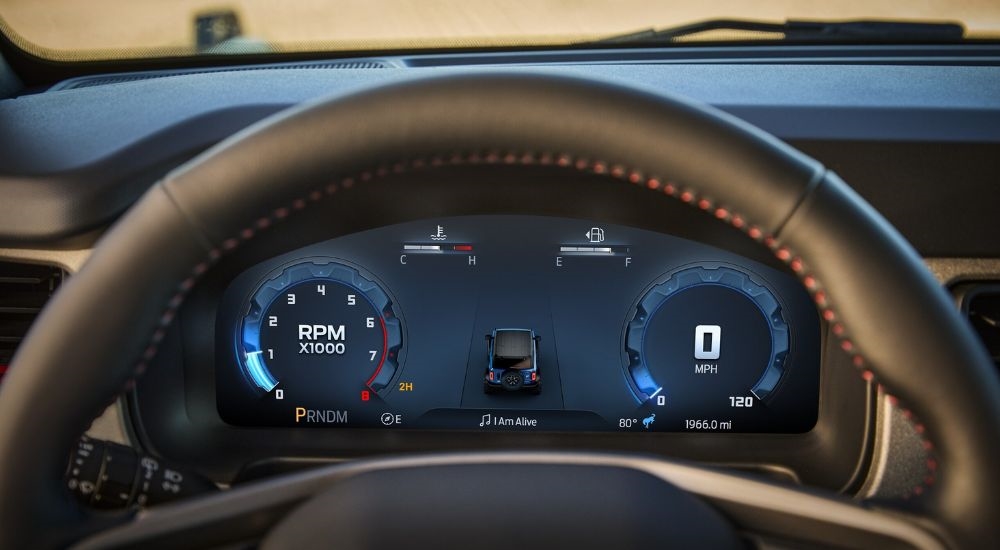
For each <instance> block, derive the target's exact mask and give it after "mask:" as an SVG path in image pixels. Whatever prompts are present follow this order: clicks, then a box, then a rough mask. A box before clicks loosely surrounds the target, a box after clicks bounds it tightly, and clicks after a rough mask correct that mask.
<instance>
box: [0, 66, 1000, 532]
mask: <svg viewBox="0 0 1000 550" xmlns="http://www.w3.org/2000/svg"><path fill="white" fill-rule="evenodd" d="M477 174H478V175H483V174H492V176H491V179H490V181H495V180H496V179H497V178H501V179H502V180H503V186H502V187H501V188H500V189H495V188H490V187H488V185H494V184H487V183H485V181H486V179H485V178H477V177H476V175H477ZM538 174H541V175H543V176H544V177H545V178H546V181H548V182H549V183H548V185H551V186H552V188H553V189H557V190H559V192H560V193H565V194H567V195H568V194H573V193H577V192H579V189H580V187H579V186H578V182H579V181H580V179H581V178H584V177H585V178H588V181H591V180H596V181H598V182H599V184H600V185H598V186H597V187H594V186H589V187H586V189H588V192H593V193H596V194H597V196H595V200H614V197H615V194H616V193H621V192H623V191H624V190H625V189H626V188H627V187H630V186H631V187H641V188H645V189H647V190H648V191H647V192H648V193H649V200H650V201H671V200H678V201H683V202H685V203H690V205H691V207H692V208H695V209H700V210H703V211H704V212H705V215H707V216H711V217H714V218H716V219H717V220H718V223H722V224H729V225H731V226H732V227H735V228H737V229H740V230H742V231H743V232H744V233H745V234H746V236H747V238H748V239H753V240H755V241H757V242H759V243H760V244H761V246H765V247H767V248H769V249H770V250H771V251H773V253H774V255H775V256H776V257H777V258H778V259H779V260H782V261H784V262H786V263H787V265H788V267H789V268H790V270H791V271H792V272H794V273H795V274H797V275H798V276H799V278H800V279H801V281H802V284H803V285H804V286H805V287H806V288H807V289H808V290H809V292H810V293H811V294H812V296H813V297H814V298H815V302H816V305H817V307H818V308H819V311H820V314H821V316H822V317H823V319H825V320H826V321H827V322H828V323H830V326H831V331H832V333H833V334H834V335H836V337H837V338H839V343H840V347H841V348H842V349H843V350H844V352H845V353H847V354H849V355H850V357H851V359H852V361H853V364H854V366H855V367H856V369H857V372H858V374H859V375H860V376H862V377H864V378H865V379H869V380H876V381H878V382H879V383H880V384H882V385H883V386H884V387H885V388H886V389H887V390H889V391H891V392H892V394H893V395H894V396H896V398H897V399H898V400H899V403H900V406H902V407H905V408H906V410H907V411H909V412H910V414H912V416H913V418H914V419H915V422H916V428H917V431H918V432H919V433H921V434H922V437H923V438H924V446H925V448H926V449H927V451H928V456H929V457H930V458H929V460H928V462H927V473H926V479H925V480H924V484H922V485H921V486H919V487H917V488H915V489H914V495H913V496H912V497H911V498H909V499H906V500H899V501H888V502H878V503H867V502H855V501H851V500H848V499H845V498H843V497H839V496H836V495H832V494H826V493H822V492H818V491H813V490H810V489H805V488H795V487H788V486H783V485H777V484H771V483H768V482H765V481H762V480H759V479H753V478H749V477H744V476H740V475H737V474H733V473H726V472H722V471H716V470H712V469H708V468H704V467H699V466H696V465H691V464H684V463H680V462H672V461H667V460H662V459H654V458H648V457H635V456H628V455H612V454H601V453H568V452H557V451H554V452H523V453H518V452H508V453H496V452H493V453H475V452H469V453H451V454H431V455H420V456H402V457H389V458H382V459H371V460H358V461H352V462H347V463H344V464H341V465H335V466H329V467H325V468H319V469H316V470H311V471H308V472H305V473H299V474H293V475H288V476H285V477H280V478H275V479H272V480H268V481H263V482H257V483H253V484H247V485H245V486H241V487H237V488H235V489H232V490H229V491H225V492H222V493H219V494H217V495H213V496H210V497H203V498H199V499H194V500H191V501H183V502H180V503H177V504H172V505H167V506H164V507H162V508H157V509H152V510H149V511H145V512H142V513H140V514H139V515H137V516H135V517H132V518H130V519H128V520H127V521H124V522H123V521H121V520H110V519H108V518H106V517H103V516H95V515H93V514H90V513H87V512H85V511H83V510H82V509H81V507H80V506H78V505H76V504H75V503H74V501H73V500H72V499H71V498H70V496H69V495H68V491H66V489H65V487H64V486H63V485H62V481H61V475H62V473H63V469H64V467H65V460H66V457H67V455H68V453H69V450H70V449H71V448H72V446H73V445H74V443H75V442H76V441H77V439H78V437H79V436H80V434H81V433H82V432H83V431H84V430H85V429H86V428H87V426H88V425H89V422H90V420H91V419H92V418H94V417H95V416H96V415H98V414H100V412H101V411H102V410H103V409H104V408H105V407H106V406H107V405H108V402H109V401H110V400H113V399H115V397H116V396H118V395H120V393H121V392H122V390H123V389H128V388H129V387H131V384H132V381H133V380H134V378H135V377H137V376H140V375H141V374H142V373H143V371H144V370H145V369H146V367H147V365H149V364H150V362H151V361H152V360H153V359H154V358H155V356H156V354H157V352H158V349H159V346H160V344H161V342H163V340H164V339H165V338H166V337H167V334H168V330H169V327H170V326H171V323H172V321H173V319H174V318H175V316H176V314H177V312H178V309H179V308H180V306H181V304H182V303H183V302H184V299H185V297H186V296H188V294H189V293H190V292H191V289H192V288H193V287H194V286H195V285H197V284H198V281H199V279H200V278H201V276H202V275H203V274H204V273H205V272H206V271H208V270H210V269H212V268H213V266H214V265H216V264H217V263H219V262H220V261H223V260H224V258H225V256H226V255H227V254H228V253H229V252H230V251H232V250H233V249H236V248H238V247H244V246H252V244H253V243H254V242H255V240H257V239H260V238H278V237H280V236H281V235H282V233H281V232H282V227H284V226H286V225H287V224H290V223H291V220H294V219H297V218H301V219H307V217H308V216H309V215H312V216H315V215H317V214H318V215H320V218H308V219H322V213H323V212H324V209H325V208H327V207H328V206H329V205H330V204H335V203H336V204H342V202H341V201H343V203H346V204H351V201H352V200H358V201H361V200H368V199H363V197H365V196H366V195H364V193H365V192H364V191H363V189H365V188H370V189H374V190H377V193H378V195H379V197H378V199H379V200H380V201H381V203H383V204H391V203H392V201H393V200H395V196H394V195H393V193H394V191H393V190H401V189H411V188H413V187H414V186H418V185H423V183H424V182H428V181H434V182H435V185H434V186H431V187H429V188H428V189H431V190H429V191H428V193H429V196H428V197H427V199H426V200H420V201H412V203H409V204H407V205H405V207H406V208H407V209H408V211H409V212H410V213H411V214H412V215H413V216H414V217H415V218H416V217H419V216H423V217H429V216H433V215H437V214H441V213H442V212H441V210H442V209H444V208H445V207H444V206H441V205H442V204H448V203H449V197H452V198H453V197H456V196H461V197H475V196H480V195H484V194H485V195H492V196H494V197H496V196H497V195H505V194H516V193H524V194H528V195H530V193H531V190H530V189H529V188H527V187H526V186H524V184H523V183H522V180H523V179H524V176H526V175H538ZM519 186H520V187H519ZM418 189H419V188H418ZM441 189H444V190H446V191H447V192H441V191H440V190H441ZM595 189H596V190H595ZM368 192H369V193H371V192H374V191H368ZM632 192H635V191H634V190H633V191H632ZM354 197H358V198H357V199H355V198H354ZM451 202H452V203H453V204H454V203H455V202H456V201H454V200H452V201H451ZM450 213H454V212H450ZM328 221H329V222H330V223H328V224H323V223H308V224H305V225H300V226H297V227H298V228H299V229H300V230H302V231H306V232H311V236H312V237H314V238H315V239H316V240H319V238H329V237H330V236H331V235H330V234H329V233H330V232H332V231H335V227H336V222H335V220H332V221H331V220H328ZM331 228H333V229H331ZM0 419H2V421H0V465H2V469H3V471H2V475H0V518H3V527H2V528H0V547H3V548H25V547H38V546H58V545H66V544H68V543H70V542H73V541H77V542H81V541H82V543H81V547H86V548H96V547H112V546H125V545H143V546H144V547H145V546H155V545H157V544H159V545H164V546H175V545H183V546H191V545H212V544H218V545H222V544H225V543H235V542H237V541H241V540H248V539H249V540H255V539H261V538H262V539H263V547H265V548H282V547H293V546H294V547H303V546H305V547H328V546H331V545H338V544H340V545H343V546H369V547H387V546H390V545H393V546H397V545H399V544H409V545H413V544H417V545H418V546H424V545H429V544H432V543H433V544H435V545H437V546H445V547H458V546H459V545H461V546H462V547H467V546H468V545H469V544H470V541H474V542H471V543H472V544H475V545H476V546H486V547H492V546H497V547H499V546H510V545H513V544H518V545H521V546H524V547H543V546H549V545H552V544H555V543H558V544H559V545H561V546H569V545H571V544H573V545H579V546H582V547H590V546H595V545H599V544H600V545H605V544H614V545H618V546H622V545H630V546H631V545H639V544H655V545H658V546H663V545H665V544H681V545H694V544H698V545H700V546H727V545H728V546H733V545H738V544H740V539H739V537H740V536H741V535H740V534H741V533H754V534H755V536H768V537H776V538H777V539H779V540H794V541H804V542H806V543H815V544H829V545H834V546H836V545H840V546H848V547H872V546H875V545H885V544H888V545H892V546H906V545H910V546H919V547H937V546H952V547H967V548H981V547H994V546H995V545H996V544H997V542H998V541H1000V532H998V525H1000V522H998V521H997V518H998V517H1000V468H997V467H996V465H997V460H998V459H1000V384H998V382H997V377H996V373H995V372H994V371H993V365H992V363H991V362H990V360H989V358H988V357H987V355H986V353H985V351H984V350H983V349H982V348H981V345H980V344H979V343H978V342H977V340H976V339H975V337H974V336H973V334H972V333H971V331H970V329H969V327H968V326H967V325H966V323H965V322H964V320H962V319H961V318H960V317H959V315H958V314H957V312H956V311H955V308H954V307H953V305H952V303H951V302H950V300H949V298H948V296H947V295H946V293H945V292H944V291H943V290H942V288H941V287H940V285H939V284H938V283H937V282H936V281H935V280H934V279H933V278H932V277H931V276H930V274H929V273H928V272H927V270H926V269H925V268H924V266H923V264H922V262H921V259H920V257H918V255H917V254H916V253H915V251H914V250H913V249H912V248H911V247H910V246H909V245H908V244H907V243H906V241H905V240H904V239H903V238H902V237H901V236H900V235H899V233H897V232H896V230H895V229H893V228H892V227H891V226H890V225H889V224H888V223H887V222H886V221H885V220H884V219H883V218H882V217H881V216H880V215H879V214H878V213H877V212H876V211H875V210H874V209H873V208H872V207H871V206H869V205H868V204H867V203H866V202H865V201H864V200H863V199H861V198H860V197H859V196H858V195H856V194H855V193H854V192H853V191H852V190H851V189H850V188H849V187H848V186H847V185H846V184H844V183H843V182H842V181H841V180H840V179H839V178H838V177H837V176H836V175H835V174H833V173H831V172H830V171H828V170H826V169H825V168H824V167H822V166H821V165H820V164H819V163H817V162H816V161H814V160H812V159H810V158H808V157H806V156H804V155H803V154H801V153H799V152H797V151H795V150H794V149H792V148H790V147H789V146H787V145H785V144H783V143H781V142H780V141H778V140H777V139H775V138H773V137H771V136H769V135H767V134H765V133H764V132H762V131H760V130H758V129H756V128H753V127H751V126H750V125H748V124H746V123H744V122H741V121H739V120H737V119H735V118H733V117H731V116H729V115H727V114H725V113H722V112H720V111H718V110H715V109H713V108H710V107H708V106H704V105H699V104H695V103H692V102H689V101H686V100H683V99H679V98H676V97H671V96H669V95H665V94H662V93H657V92H652V91H643V90H636V89H631V88H627V87H622V86H620V85H615V84H610V83H602V82H596V81H591V80H583V79H578V78H566V77H554V76H546V75H541V74H498V73H489V74H472V75H465V76H451V77H434V78H425V79H417V80H412V81H406V82H402V83H395V84H391V85H388V86H384V87H380V88H376V89H372V90H367V91H364V92H360V93H355V94H353V95H348V96H345V97H339V98H333V99H329V100H324V101H319V102H315V103H311V104H308V105H303V106H300V107H296V108H293V109H291V110H289V111H286V112H284V113H282V114H279V115H278V116H276V117H273V118H271V119H269V120H267V121H264V122H262V123H260V124H257V125H255V126H254V127H252V128H249V129H247V130H245V131H243V132H240V133H239V134H237V135H235V136H233V137H232V138H230V139H228V140H226V141H225V142H223V143H221V144H219V145H218V146H216V147H214V148H213V149H212V150H210V151H208V152H206V153H205V154H203V155H201V156H200V157H198V158H197V159H195V160H193V161H191V162H189V163H187V164H186V165H185V166H182V167H180V168H179V169H177V170H175V171H174V172H173V173H171V174H170V175H168V176H167V177H166V179H165V180H164V181H161V182H160V183H158V184H157V185H155V186H154V187H152V188H151V189H150V190H149V191H148V192H147V193H146V194H145V196H144V197H143V198H142V199H141V200H140V201H139V202H138V203H137V204H136V205H135V206H134V207H132V209H131V210H130V211H129V212H128V213H127V214H126V215H125V216H124V217H123V218H122V219H121V220H120V221H119V222H118V223H117V224H116V226H115V227H114V228H113V229H112V230H111V231H110V232H109V233H108V234H107V235H106V236H105V237H104V238H103V239H102V240H101V242H100V243H99V245H98V246H97V247H96V249H95V250H94V252H93V255H92V257H91V258H90V260H89V261H88V262H87V263H86V265H85V266H84V268H83V269H82V270H81V271H80V272H79V273H78V274H77V275H75V276H74V277H72V278H71V279H70V280H69V282H68V283H67V284H66V285H65V286H64V287H63V289H62V290H60V292H59V293H58V295H57V296H56V297H55V298H54V299H53V300H52V302H51V304H50V305H49V306H48V307H47V308H46V310H45V312H44V313H43V314H42V316H41V317H40V318H39V320H38V322H37V323H36V326H35V327H34V328H33V329H32V330H31V332H30V334H29V336H28V337H27V339H26V340H25V341H24V343H23V345H22V346H21V349H20V350H19V352H18V355H17V357H16V358H15V359H14V361H13V365H12V369H11V371H10V374H8V376H7V378H6V379H5V380H4V384H3V390H2V392H0ZM498 469H499V471H503V472H504V474H503V477H504V478H509V477H510V476H516V478H517V479H518V480H519V482H518V483H516V484H512V483H503V482H500V481H498V480H496V477H497V476H496V475H491V474H490V472H496V471H498ZM491 478H493V481H484V480H489V479H491ZM484 484H485V485H484ZM498 510H504V511H506V512H505V513H502V514H498V513H496V511H498ZM521 510H525V511H528V510H530V513H526V514H521V513H520V512H519V511H521ZM468 537H476V538H472V539H470V538H468Z"/></svg>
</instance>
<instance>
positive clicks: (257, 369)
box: [246, 351, 278, 392]
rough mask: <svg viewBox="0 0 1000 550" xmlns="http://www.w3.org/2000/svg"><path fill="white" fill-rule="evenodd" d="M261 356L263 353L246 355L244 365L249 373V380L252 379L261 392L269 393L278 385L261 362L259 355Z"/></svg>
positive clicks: (256, 352)
mask: <svg viewBox="0 0 1000 550" xmlns="http://www.w3.org/2000/svg"><path fill="white" fill-rule="evenodd" d="M263 354H264V352H262V351H255V352H251V353H248V354H247V355H246V365H247V371H249V373H250V378H252V379H253V381H254V383H255V384H257V385H258V386H260V388H261V389H262V390H264V391H267V392H269V391H271V390H273V389H274V387H275V386H277V385H278V381H277V380H275V379H274V377H273V376H271V373H270V372H269V371H268V370H267V367H265V366H264V363H263V362H262V361H261V355H263Z"/></svg>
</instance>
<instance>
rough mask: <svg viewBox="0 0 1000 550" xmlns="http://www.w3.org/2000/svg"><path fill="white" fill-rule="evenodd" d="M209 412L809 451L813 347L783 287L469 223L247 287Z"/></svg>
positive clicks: (667, 259) (625, 245)
mask: <svg viewBox="0 0 1000 550" xmlns="http://www.w3.org/2000/svg"><path fill="white" fill-rule="evenodd" d="M216 334H217V344H216V345H217V351H218V354H217V357H219V358H220V359H219V362H218V363H219V364H218V366H217V370H216V382H217V385H216V387H217V390H216V391H217V395H216V397H217V406H218V411H219V414H220V415H221V417H222V419H223V420H224V421H225V422H227V423H229V424H232V425H236V426H246V427H265V426H288V427H303V428H332V429H344V428H372V429H430V430H480V431H628V432H720V433H726V432H730V433H803V432H807V431H809V430H811V429H812V427H813V426H814V424H815V423H816V418H817V400H818V393H819V388H818V385H819V368H820V367H819V363H820V329H819V320H818V316H817V314H816V310H815V308H814V307H813V305H812V302H811V300H810V299H809V296H808V294H807V293H806V292H805V291H804V290H803V289H802V288H801V286H800V285H799V284H798V283H797V281H796V280H795V279H794V278H793V277H792V276H790V275H788V274H786V273H784V272H781V271H777V270H775V269H772V268H771V267H768V266H765V265H763V264H760V263H756V262H753V261H750V260H748V259H746V258H743V257H741V256H738V255H735V254H732V253H730V252H727V251H724V250H720V249H716V248H712V247H709V246H706V245H703V244H699V243H696V242H693V241H689V240H684V239H680V238H677V237H673V236H670V235H664V234H660V233H655V232H651V231H646V230H640V229H635V228H629V227H624V226H616V225H605V224H597V223H591V222H587V221H581V220H574V219H563V218H550V217H533V216H466V217H455V218H443V219H436V220H430V221H421V222H411V223H406V224H400V225H394V226H389V227H383V228H379V229H374V230H370V231H366V232H363V233H357V234H352V235H348V236H344V237H340V238H337V239H333V240H330V241H326V242H323V243H319V244H315V245H312V246H309V247H306V248H304V249H301V250H298V251H295V252H293V253H289V254H286V255H284V256H281V257H278V258H274V259H272V260H269V261H267V262H265V263H263V264H260V265H257V266H255V267H254V268H251V269H250V270H248V271H246V272H244V273H243V274H241V275H240V276H238V277H237V278H236V279H235V280H234V281H233V283H232V284H231V285H230V287H229V288H228V290H227V291H226V293H225V295H224V297H223V301H222V305H221V307H220V310H219V314H218V319H217V330H216Z"/></svg>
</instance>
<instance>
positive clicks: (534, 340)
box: [483, 328, 542, 394]
mask: <svg viewBox="0 0 1000 550" xmlns="http://www.w3.org/2000/svg"><path fill="white" fill-rule="evenodd" d="M540 340H541V337H540V336H536V335H535V333H534V331H532V330H530V329H525V328H503V329H500V328H498V329H495V330H494V331H493V334H487V335H486V353H487V355H488V357H489V363H487V365H486V375H485V377H484V379H483V391H485V392H486V393H495V392H497V391H499V390H501V389H503V390H506V391H519V390H525V391H527V392H530V393H533V394H538V393H540V392H541V391H542V377H541V376H540V375H539V373H538V342H539V341H540Z"/></svg>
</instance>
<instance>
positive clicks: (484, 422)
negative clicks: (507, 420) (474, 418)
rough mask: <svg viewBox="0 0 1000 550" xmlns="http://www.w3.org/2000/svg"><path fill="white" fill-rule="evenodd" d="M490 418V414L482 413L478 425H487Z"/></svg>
mask: <svg viewBox="0 0 1000 550" xmlns="http://www.w3.org/2000/svg"><path fill="white" fill-rule="evenodd" d="M490 420H492V419H491V417H490V415H488V414H484V415H483V419H482V420H480V421H479V427H480V428H482V427H483V426H489V425H490Z"/></svg>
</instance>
